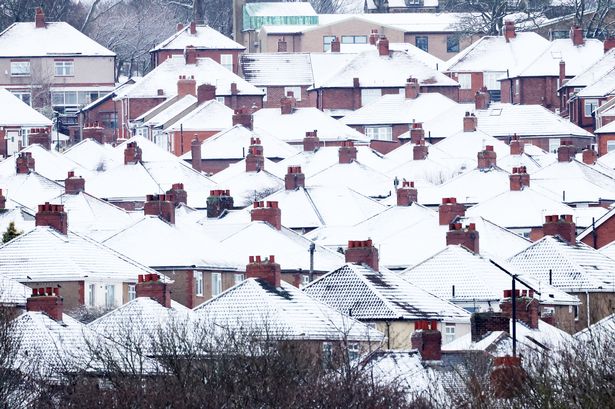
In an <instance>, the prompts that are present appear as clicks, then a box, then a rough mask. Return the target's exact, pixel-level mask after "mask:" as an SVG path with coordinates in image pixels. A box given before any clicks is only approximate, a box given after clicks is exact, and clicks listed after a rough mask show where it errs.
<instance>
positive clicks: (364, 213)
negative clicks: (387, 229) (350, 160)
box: [263, 186, 386, 229]
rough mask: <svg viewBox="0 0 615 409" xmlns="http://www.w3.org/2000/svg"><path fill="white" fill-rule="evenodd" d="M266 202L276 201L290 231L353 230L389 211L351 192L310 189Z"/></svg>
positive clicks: (281, 194) (276, 195) (274, 196)
mask: <svg viewBox="0 0 615 409" xmlns="http://www.w3.org/2000/svg"><path fill="white" fill-rule="evenodd" d="M263 201H277V202H278V206H279V207H280V208H281V209H283V211H282V225H283V226H285V227H288V228H290V229H306V228H307V229H309V228H316V227H320V226H325V225H330V226H350V225H354V224H356V223H359V222H361V221H363V220H365V219H366V218H369V217H371V216H373V215H375V214H377V213H379V212H381V211H383V210H384V209H386V207H385V206H384V205H382V204H380V203H378V202H377V201H375V200H373V199H370V198H368V197H366V196H363V195H362V194H360V193H357V192H355V191H354V190H352V189H349V188H340V187H324V186H311V187H306V188H299V189H296V190H280V191H278V192H276V193H273V194H272V195H270V196H267V197H265V198H264V199H263Z"/></svg>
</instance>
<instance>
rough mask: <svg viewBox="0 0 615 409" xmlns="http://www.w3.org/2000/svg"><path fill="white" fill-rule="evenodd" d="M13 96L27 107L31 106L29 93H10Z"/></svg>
mask: <svg viewBox="0 0 615 409" xmlns="http://www.w3.org/2000/svg"><path fill="white" fill-rule="evenodd" d="M11 92H12V93H13V95H15V96H16V97H17V98H19V99H21V100H22V101H23V102H25V103H26V104H28V105H32V95H31V94H30V93H29V92H20V91H11Z"/></svg>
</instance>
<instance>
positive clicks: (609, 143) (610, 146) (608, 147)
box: [606, 140, 615, 152]
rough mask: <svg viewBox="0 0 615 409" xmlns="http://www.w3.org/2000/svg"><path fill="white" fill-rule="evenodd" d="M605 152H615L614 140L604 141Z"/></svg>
mask: <svg viewBox="0 0 615 409" xmlns="http://www.w3.org/2000/svg"><path fill="white" fill-rule="evenodd" d="M606 151H607V152H611V151H615V140H613V141H606Z"/></svg>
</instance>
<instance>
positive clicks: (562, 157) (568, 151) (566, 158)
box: [557, 141, 577, 162]
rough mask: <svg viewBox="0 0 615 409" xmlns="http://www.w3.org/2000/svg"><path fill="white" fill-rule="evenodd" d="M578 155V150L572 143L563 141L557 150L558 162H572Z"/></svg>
mask: <svg viewBox="0 0 615 409" xmlns="http://www.w3.org/2000/svg"><path fill="white" fill-rule="evenodd" d="M576 154H577V148H576V147H575V146H574V145H573V144H572V142H570V141H562V142H561V145H560V146H559V147H558V148H557V161H558V162H570V161H571V160H573V159H574V157H575V155H576Z"/></svg>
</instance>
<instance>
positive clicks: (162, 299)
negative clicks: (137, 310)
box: [135, 274, 171, 308]
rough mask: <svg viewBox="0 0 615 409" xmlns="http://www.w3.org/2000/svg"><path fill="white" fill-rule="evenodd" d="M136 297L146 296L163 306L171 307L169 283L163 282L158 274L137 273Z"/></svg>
mask: <svg viewBox="0 0 615 409" xmlns="http://www.w3.org/2000/svg"><path fill="white" fill-rule="evenodd" d="M135 290H136V292H137V297H147V298H151V299H152V300H154V301H157V302H158V303H159V304H160V305H162V306H163V307H165V308H171V285H170V284H168V283H163V282H162V281H161V280H160V275H158V274H139V280H138V282H137V285H136V286H135Z"/></svg>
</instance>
